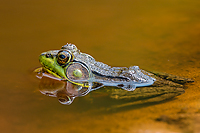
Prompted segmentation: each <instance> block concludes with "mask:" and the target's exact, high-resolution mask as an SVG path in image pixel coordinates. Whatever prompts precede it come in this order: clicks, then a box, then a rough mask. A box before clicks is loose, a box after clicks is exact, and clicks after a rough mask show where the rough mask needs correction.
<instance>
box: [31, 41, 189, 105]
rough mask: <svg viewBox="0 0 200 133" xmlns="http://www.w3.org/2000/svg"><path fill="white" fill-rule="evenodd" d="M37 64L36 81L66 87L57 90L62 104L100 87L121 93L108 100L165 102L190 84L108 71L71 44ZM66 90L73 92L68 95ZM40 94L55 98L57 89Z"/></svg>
mask: <svg viewBox="0 0 200 133" xmlns="http://www.w3.org/2000/svg"><path fill="white" fill-rule="evenodd" d="M39 61H40V63H41V65H42V67H41V68H39V69H37V70H35V72H37V73H38V74H39V75H40V76H38V77H40V78H41V77H43V76H46V77H50V78H54V79H55V80H58V81H62V82H65V83H66V84H65V85H63V86H62V87H60V88H62V90H63V88H65V89H64V91H61V92H64V93H63V94H64V97H62V98H61V99H60V100H59V101H60V102H61V101H62V102H61V103H63V104H71V103H72V101H73V99H74V98H75V97H77V96H84V95H86V94H88V93H89V92H91V91H93V90H96V89H99V88H101V87H103V86H114V87H117V88H121V89H122V90H121V89H114V90H113V89H112V91H111V95H110V96H111V98H113V99H147V98H155V97H157V96H164V95H165V98H162V99H168V98H171V97H174V96H176V95H180V94H182V93H183V92H184V89H183V85H184V84H185V83H188V82H193V80H191V79H187V78H182V77H177V76H174V75H170V74H166V73H158V72H150V71H149V72H147V71H144V70H142V69H140V68H139V67H138V66H131V67H129V68H127V67H110V66H108V65H106V64H104V63H102V62H98V61H96V60H95V59H94V58H93V57H92V56H90V55H88V54H85V53H82V52H80V50H78V49H77V47H76V46H75V45H74V44H66V45H64V46H63V47H62V48H61V49H60V50H51V51H47V52H43V53H42V54H41V55H40V56H39ZM41 88H42V87H41ZM66 88H67V89H66ZM69 89H71V90H74V91H70V93H69V92H68V91H69ZM123 89H124V90H126V91H124V90H123ZM135 89H136V90H135ZM41 90H43V91H42V92H43V94H51V95H49V96H56V97H58V95H57V91H55V90H57V89H55V90H54V92H56V93H55V94H56V95H54V94H52V93H51V92H52V91H51V90H50V92H48V91H47V89H43V88H42V89H41ZM44 90H45V91H44ZM58 90H60V89H58ZM65 90H68V91H67V92H66V91H65ZM134 90H135V91H134ZM59 94H60V93H59ZM166 94H167V95H168V96H166ZM62 96H63V95H62ZM59 97H60V96H59ZM158 101H159V100H158Z"/></svg>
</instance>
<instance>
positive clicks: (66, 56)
mask: <svg viewBox="0 0 200 133" xmlns="http://www.w3.org/2000/svg"><path fill="white" fill-rule="evenodd" d="M72 60H73V55H72V54H71V53H70V52H69V51H66V50H61V51H59V52H58V54H57V62H58V63H59V64H61V65H65V64H67V63H68V62H70V61H72Z"/></svg>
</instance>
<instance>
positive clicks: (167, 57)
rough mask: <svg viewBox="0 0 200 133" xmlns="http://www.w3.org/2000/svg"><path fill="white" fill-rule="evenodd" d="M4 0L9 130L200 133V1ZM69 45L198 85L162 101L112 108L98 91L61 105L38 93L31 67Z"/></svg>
mask: <svg viewBox="0 0 200 133" xmlns="http://www.w3.org/2000/svg"><path fill="white" fill-rule="evenodd" d="M0 3H1V4H0V10H1V13H0V16H1V25H0V28H1V31H0V36H1V39H0V43H1V48H0V55H1V57H2V58H1V59H2V61H1V65H0V73H1V80H0V89H1V93H0V102H1V107H0V129H1V131H2V132H20V133H23V132H30V133H31V132H52V133H53V132H94V131H95V132H136V133H137V132H140V133H143V132H148V133H153V132H156V131H157V132H198V131H200V126H199V125H200V82H199V79H200V76H199V73H200V62H199V60H200V38H199V36H200V17H199V15H200V8H199V7H200V2H199V1H195V0H193V1H189V0H162V1H157V0H156V1H151V0H144V1H138V0H125V1H119V0H117V1H113V0H101V1H92V0H89V1H87V2H86V1H80V0H74V1H64V0H58V1H56V2H52V1H38V0H35V1H25V0H19V1H12V0H11V1H2V0H1V2H0ZM67 42H71V43H74V44H76V46H77V47H78V48H79V49H80V50H81V51H83V52H85V53H88V54H90V55H92V56H93V57H94V58H95V59H96V60H98V61H101V62H104V63H106V64H109V65H111V66H126V67H128V66H131V65H138V66H140V68H143V69H146V70H157V71H161V72H167V73H171V74H174V75H178V76H183V77H188V78H191V79H194V80H195V82H194V83H193V84H188V85H187V89H186V90H185V93H184V94H182V95H180V96H178V97H176V98H173V99H170V100H168V101H164V102H160V103H151V104H146V105H142V106H128V107H124V108H116V109H113V110H110V109H109V107H111V106H112V105H113V104H115V105H116V104H117V103H118V102H119V101H113V100H112V101H109V99H108V100H107V95H106V94H101V93H98V90H97V91H95V92H92V93H91V94H89V95H88V96H85V97H80V98H76V99H75V101H74V102H73V104H71V105H70V106H66V105H61V104H60V103H59V102H58V101H57V99H56V98H51V97H47V96H44V95H42V94H41V93H40V92H39V89H38V86H39V80H38V79H37V78H36V77H34V75H33V74H32V71H33V70H34V69H35V68H36V67H39V66H40V64H39V62H38V56H39V55H40V53H41V52H44V51H47V50H51V49H60V48H61V46H62V45H64V44H66V43H67ZM104 89H106V88H104ZM119 103H120V102H119Z"/></svg>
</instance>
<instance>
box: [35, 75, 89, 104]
mask: <svg viewBox="0 0 200 133" xmlns="http://www.w3.org/2000/svg"><path fill="white" fill-rule="evenodd" d="M90 89H91V88H90V87H82V86H80V85H76V84H73V83H70V82H68V81H60V80H55V79H52V78H49V77H47V76H43V77H41V81H40V84H39V91H40V92H41V93H42V94H44V95H47V96H50V97H57V99H58V101H59V102H60V103H61V104H66V105H69V104H71V103H72V102H73V100H74V99H75V98H76V97H81V96H85V95H86V94H88V93H89V92H90Z"/></svg>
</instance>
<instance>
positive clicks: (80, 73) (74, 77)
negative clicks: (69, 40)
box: [39, 45, 92, 86]
mask: <svg viewBox="0 0 200 133" xmlns="http://www.w3.org/2000/svg"><path fill="white" fill-rule="evenodd" d="M70 46H71V45H65V46H63V47H62V48H61V50H51V51H47V52H43V53H41V55H40V56H39V62H40V63H41V65H42V69H43V71H45V72H47V73H48V74H50V75H52V76H53V77H56V78H58V79H60V80H67V81H70V82H71V83H74V84H77V85H81V86H87V84H88V82H86V81H88V79H89V78H91V77H92V73H91V71H90V69H89V67H88V66H87V65H86V64H84V63H83V62H80V61H76V60H75V59H74V55H73V52H75V51H74V47H70Z"/></svg>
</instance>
